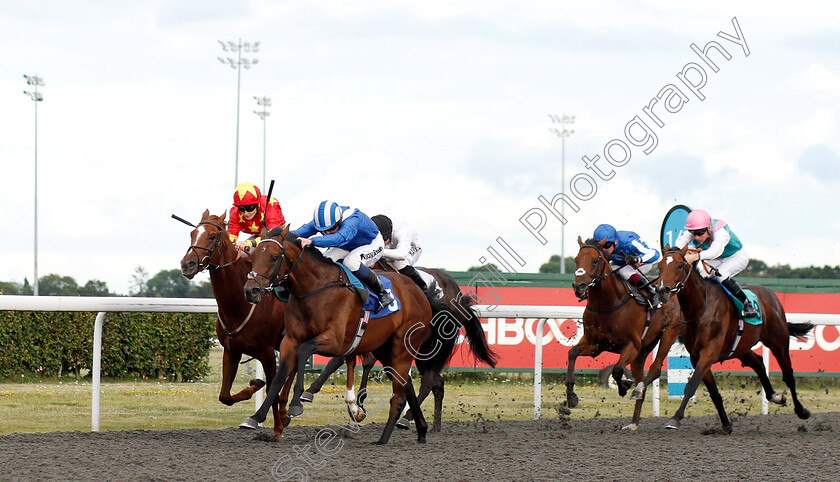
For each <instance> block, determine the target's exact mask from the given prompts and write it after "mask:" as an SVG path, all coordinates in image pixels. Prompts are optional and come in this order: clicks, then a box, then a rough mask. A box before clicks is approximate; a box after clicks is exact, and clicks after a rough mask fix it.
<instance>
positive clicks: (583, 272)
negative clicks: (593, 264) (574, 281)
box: [575, 268, 586, 276]
mask: <svg viewBox="0 0 840 482" xmlns="http://www.w3.org/2000/svg"><path fill="white" fill-rule="evenodd" d="M585 274H586V271H585V270H584V269H583V268H578V269H576V270H575V276H583V275H585Z"/></svg>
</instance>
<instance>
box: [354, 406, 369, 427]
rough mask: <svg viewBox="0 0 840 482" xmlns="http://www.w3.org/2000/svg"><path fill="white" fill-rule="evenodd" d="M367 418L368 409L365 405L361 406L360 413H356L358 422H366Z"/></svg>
mask: <svg viewBox="0 0 840 482" xmlns="http://www.w3.org/2000/svg"><path fill="white" fill-rule="evenodd" d="M366 418H367V410H365V407H359V413H358V414H356V423H360V422H364V420H365V419H366Z"/></svg>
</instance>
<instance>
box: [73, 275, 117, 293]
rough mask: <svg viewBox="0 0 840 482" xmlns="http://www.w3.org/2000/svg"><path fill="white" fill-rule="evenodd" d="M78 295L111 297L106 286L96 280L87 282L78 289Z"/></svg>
mask: <svg viewBox="0 0 840 482" xmlns="http://www.w3.org/2000/svg"><path fill="white" fill-rule="evenodd" d="M79 294H80V295H82V296H111V293H110V292H109V291H108V285H107V284H106V283H105V282H104V281H99V280H96V279H92V280H89V281H88V282H87V283H85V285H84V286H82V287H81V288H79Z"/></svg>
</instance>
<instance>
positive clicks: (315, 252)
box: [268, 228, 335, 264]
mask: <svg viewBox="0 0 840 482" xmlns="http://www.w3.org/2000/svg"><path fill="white" fill-rule="evenodd" d="M275 231H276V232H275ZM280 231H282V228H274V229H272V230H271V231H269V232H268V236H269V237H272V236H276V235H277V234H280ZM272 233H274V234H272ZM299 240H300V237H299V236H298V235H297V234H295V233H289V234H287V235H286V241H289V242H292V243H295V244H297V245H298V246H300V241H299ZM303 250H304V252H306V253H309V254H310V255H312V257H314V258H315V260H316V261H319V262H321V263H326V264H335V261H333V260H332V259H330V258H327V257H326V256H324V254H323V253H321V250H320V249H318V248H316V247H315V246H313V245H311V244H310V245H309V246H307V247H306V248H304V249H303Z"/></svg>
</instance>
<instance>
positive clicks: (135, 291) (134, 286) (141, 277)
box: [128, 266, 149, 296]
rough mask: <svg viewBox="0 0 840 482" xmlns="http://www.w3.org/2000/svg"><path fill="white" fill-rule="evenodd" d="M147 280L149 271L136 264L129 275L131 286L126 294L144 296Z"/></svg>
mask: <svg viewBox="0 0 840 482" xmlns="http://www.w3.org/2000/svg"><path fill="white" fill-rule="evenodd" d="M148 281H149V273H148V272H147V271H146V268H144V267H142V266H137V267H136V268H134V274H133V275H131V287H130V288H129V289H128V294H130V295H131V296H146V282H148Z"/></svg>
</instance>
